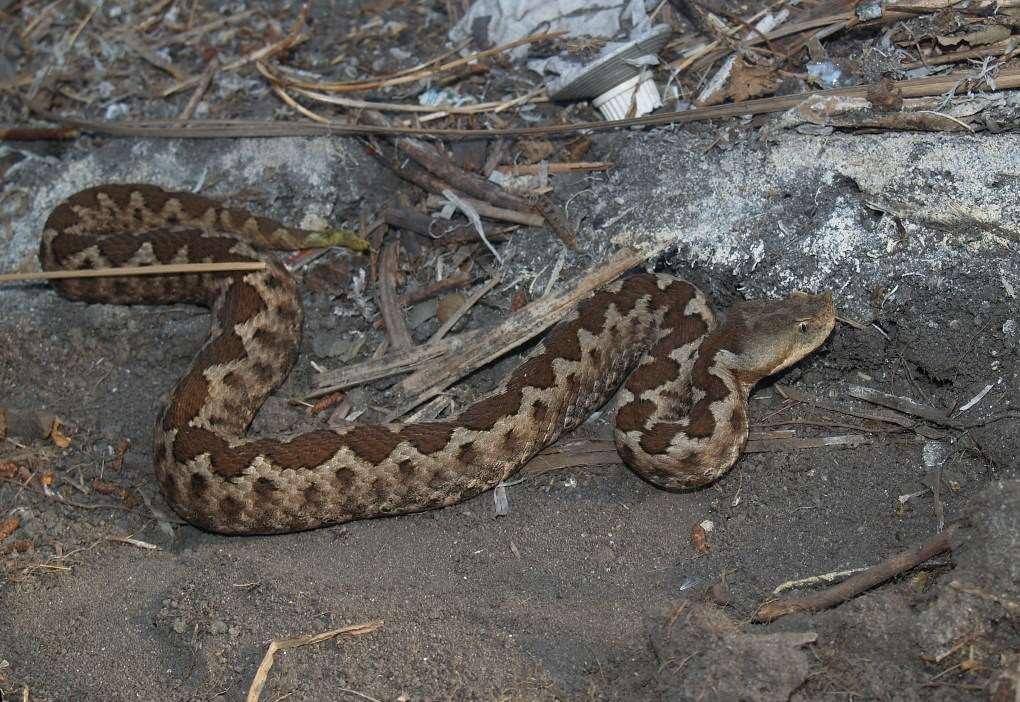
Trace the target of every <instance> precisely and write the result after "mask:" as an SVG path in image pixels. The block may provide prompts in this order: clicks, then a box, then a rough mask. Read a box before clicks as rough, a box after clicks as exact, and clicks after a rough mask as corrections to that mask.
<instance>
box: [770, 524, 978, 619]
mask: <svg viewBox="0 0 1020 702" xmlns="http://www.w3.org/2000/svg"><path fill="white" fill-rule="evenodd" d="M958 530H959V525H958V524H952V525H950V526H948V527H947V528H946V530H945V531H943V532H942V533H941V534H936V535H935V536H934V537H932V538H931V539H929V540H928V541H926V542H925V543H923V544H921V545H920V546H918V547H916V548H913V549H911V550H909V551H904V552H903V553H899V554H897V555H895V556H893V557H892V558H888V559H886V560H884V561H882V562H881V563H879V564H877V565H874V566H872V567H871V568H868V569H867V570H865V571H864V572H862V573H858V574H857V575H854V576H852V577H850V578H847V579H846V580H844V581H843V582H841V583H839V584H838V585H834V586H832V587H830V588H827V589H825V590H822V591H820V592H817V593H814V594H812V595H804V596H802V597H784V598H780V599H777V600H772V601H770V602H766V603H765V604H763V605H762V606H761V607H759V608H758V611H757V612H755V613H754V616H753V618H752V620H753V621H756V622H764V623H768V622H772V621H775V620H776V619H779V618H780V617H784V616H786V615H787V614H793V613H794V612H817V611H818V610H822V609H828V608H829V607H835V606H836V605H838V604H840V603H842V602H846V601H847V600H849V599H851V598H853V597H856V596H857V595H859V594H861V593H862V592H865V591H866V590H870V589H871V588H873V587H875V586H876V585H880V584H882V583H884V582H885V581H886V580H889V579H890V578H894V577H896V576H897V575H901V574H903V573H905V572H907V571H908V570H910V569H911V568H914V567H916V566H918V565H920V564H921V563H924V562H925V561H927V560H928V559H930V558H934V557H935V556H937V555H939V554H941V553H945V552H947V551H951V550H952V549H953V546H954V543H953V537H954V536H955V535H956V532H957V531H958Z"/></svg>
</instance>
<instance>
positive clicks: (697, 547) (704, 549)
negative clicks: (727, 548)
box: [691, 524, 712, 555]
mask: <svg viewBox="0 0 1020 702" xmlns="http://www.w3.org/2000/svg"><path fill="white" fill-rule="evenodd" d="M691 546H693V547H694V552H695V553H697V554H698V555H704V554H706V553H708V552H709V551H711V550H712V546H711V545H710V544H709V543H708V532H707V531H706V530H705V527H703V526H701V525H700V524H695V525H694V528H693V529H691Z"/></svg>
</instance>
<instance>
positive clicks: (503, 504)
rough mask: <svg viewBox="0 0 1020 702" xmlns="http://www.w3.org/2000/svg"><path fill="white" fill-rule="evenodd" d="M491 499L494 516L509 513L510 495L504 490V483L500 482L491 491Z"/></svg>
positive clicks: (502, 515) (503, 515)
mask: <svg viewBox="0 0 1020 702" xmlns="http://www.w3.org/2000/svg"><path fill="white" fill-rule="evenodd" d="M492 501H493V502H494V503H495V505H496V516H497V517H505V516H506V515H508V514H510V496H509V495H508V494H507V492H506V485H504V484H503V483H500V484H499V485H497V486H496V489H495V490H493V491H492Z"/></svg>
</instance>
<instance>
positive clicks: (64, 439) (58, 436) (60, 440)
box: [49, 417, 71, 449]
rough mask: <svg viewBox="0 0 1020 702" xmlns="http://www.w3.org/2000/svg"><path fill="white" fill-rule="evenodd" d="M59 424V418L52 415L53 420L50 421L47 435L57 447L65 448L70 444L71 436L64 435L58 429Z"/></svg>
mask: <svg viewBox="0 0 1020 702" xmlns="http://www.w3.org/2000/svg"><path fill="white" fill-rule="evenodd" d="M60 426H61V422H60V418H59V417H54V418H53V421H52V422H51V423H50V434H49V436H50V439H51V440H52V441H53V443H54V444H55V445H56V447H57V448H62V449H65V448H67V447H68V446H70V445H71V437H69V436H67V435H65V434H64V433H63V432H62V431H60Z"/></svg>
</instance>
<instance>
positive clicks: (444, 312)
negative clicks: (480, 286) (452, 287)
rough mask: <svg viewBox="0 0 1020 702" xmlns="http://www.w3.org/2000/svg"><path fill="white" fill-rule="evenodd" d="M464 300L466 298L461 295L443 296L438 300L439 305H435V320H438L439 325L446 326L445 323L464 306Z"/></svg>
mask: <svg viewBox="0 0 1020 702" xmlns="http://www.w3.org/2000/svg"><path fill="white" fill-rule="evenodd" d="M466 300H467V298H465V297H464V295H463V294H461V293H450V294H449V295H444V296H443V297H441V298H440V299H439V304H437V305H436V319H438V320H439V323H440V324H446V321H447V320H448V319H450V318H451V317H453V315H454V314H456V313H457V310H459V309H460V308H461V307H463V306H464V302H465V301H466Z"/></svg>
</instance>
